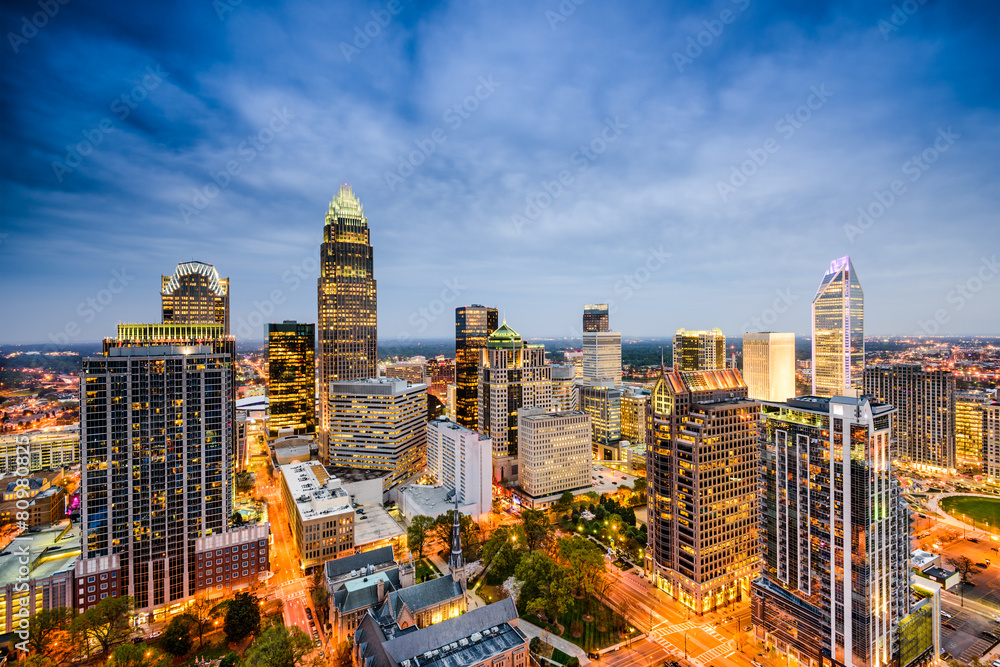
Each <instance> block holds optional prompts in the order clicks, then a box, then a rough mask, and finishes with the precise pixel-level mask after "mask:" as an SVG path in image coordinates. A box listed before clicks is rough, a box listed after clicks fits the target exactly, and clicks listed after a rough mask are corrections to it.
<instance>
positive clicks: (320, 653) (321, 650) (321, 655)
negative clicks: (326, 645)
mask: <svg viewBox="0 0 1000 667" xmlns="http://www.w3.org/2000/svg"><path fill="white" fill-rule="evenodd" d="M319 657H321V658H325V657H326V653H323V649H320V650H319Z"/></svg>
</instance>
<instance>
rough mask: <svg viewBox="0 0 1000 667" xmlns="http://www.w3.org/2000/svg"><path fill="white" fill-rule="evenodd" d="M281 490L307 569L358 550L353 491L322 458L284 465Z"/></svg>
mask: <svg viewBox="0 0 1000 667" xmlns="http://www.w3.org/2000/svg"><path fill="white" fill-rule="evenodd" d="M279 470H280V472H281V493H282V496H283V498H284V501H285V507H286V508H287V509H288V521H289V524H290V525H291V528H292V540H293V541H294V542H295V550H296V552H297V555H298V557H299V562H300V564H301V565H300V566H301V568H302V570H303V571H305V570H309V569H311V568H313V567H315V566H317V565H322V564H323V563H325V562H326V561H328V560H330V559H333V558H339V557H342V556H349V555H351V554H353V553H354V516H355V513H354V507H353V505H352V503H351V496H350V494H349V493H348V492H347V491H346V490H344V487H343V485H342V484H341V483H340V480H338V479H337V478H336V477H331V476H330V474H329V472H328V471H327V469H326V468H325V467H324V466H323V464H321V463H320V462H319V461H303V462H301V463H291V464H289V465H284V466H280V467H279Z"/></svg>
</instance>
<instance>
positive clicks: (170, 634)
mask: <svg viewBox="0 0 1000 667" xmlns="http://www.w3.org/2000/svg"><path fill="white" fill-rule="evenodd" d="M160 644H161V645H162V646H163V649H164V650H165V651H166V652H167V653H169V654H170V655H173V656H177V657H180V656H182V655H187V654H188V652H189V651H190V650H191V644H192V641H191V628H190V626H189V625H188V623H187V621H186V620H185V619H183V618H181V617H179V616H176V617H174V618H173V620H171V621H170V625H168V626H167V629H166V630H165V631H164V632H163V638H162V639H161V640H160Z"/></svg>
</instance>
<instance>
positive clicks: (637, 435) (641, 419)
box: [622, 387, 650, 467]
mask: <svg viewBox="0 0 1000 667" xmlns="http://www.w3.org/2000/svg"><path fill="white" fill-rule="evenodd" d="M649 394H650V391H649V389H645V388H643V387H625V389H624V390H623V391H622V440H628V442H629V443H630V444H632V445H645V444H646V416H647V414H648V412H649ZM644 467H645V466H644Z"/></svg>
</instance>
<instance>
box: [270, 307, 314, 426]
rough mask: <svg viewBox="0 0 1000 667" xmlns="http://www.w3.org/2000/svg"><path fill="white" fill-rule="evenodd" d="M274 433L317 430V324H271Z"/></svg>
mask: <svg viewBox="0 0 1000 667" xmlns="http://www.w3.org/2000/svg"><path fill="white" fill-rule="evenodd" d="M267 369H268V370H267V376H268V377H267V392H268V397H269V401H270V412H271V416H270V418H269V419H268V422H267V430H268V432H269V434H270V435H272V436H273V435H277V434H278V429H281V428H291V429H294V431H295V433H297V434H303V433H315V432H316V325H315V324H301V323H299V322H295V321H294V320H285V321H284V322H282V323H281V324H276V323H271V324H268V325H267Z"/></svg>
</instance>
